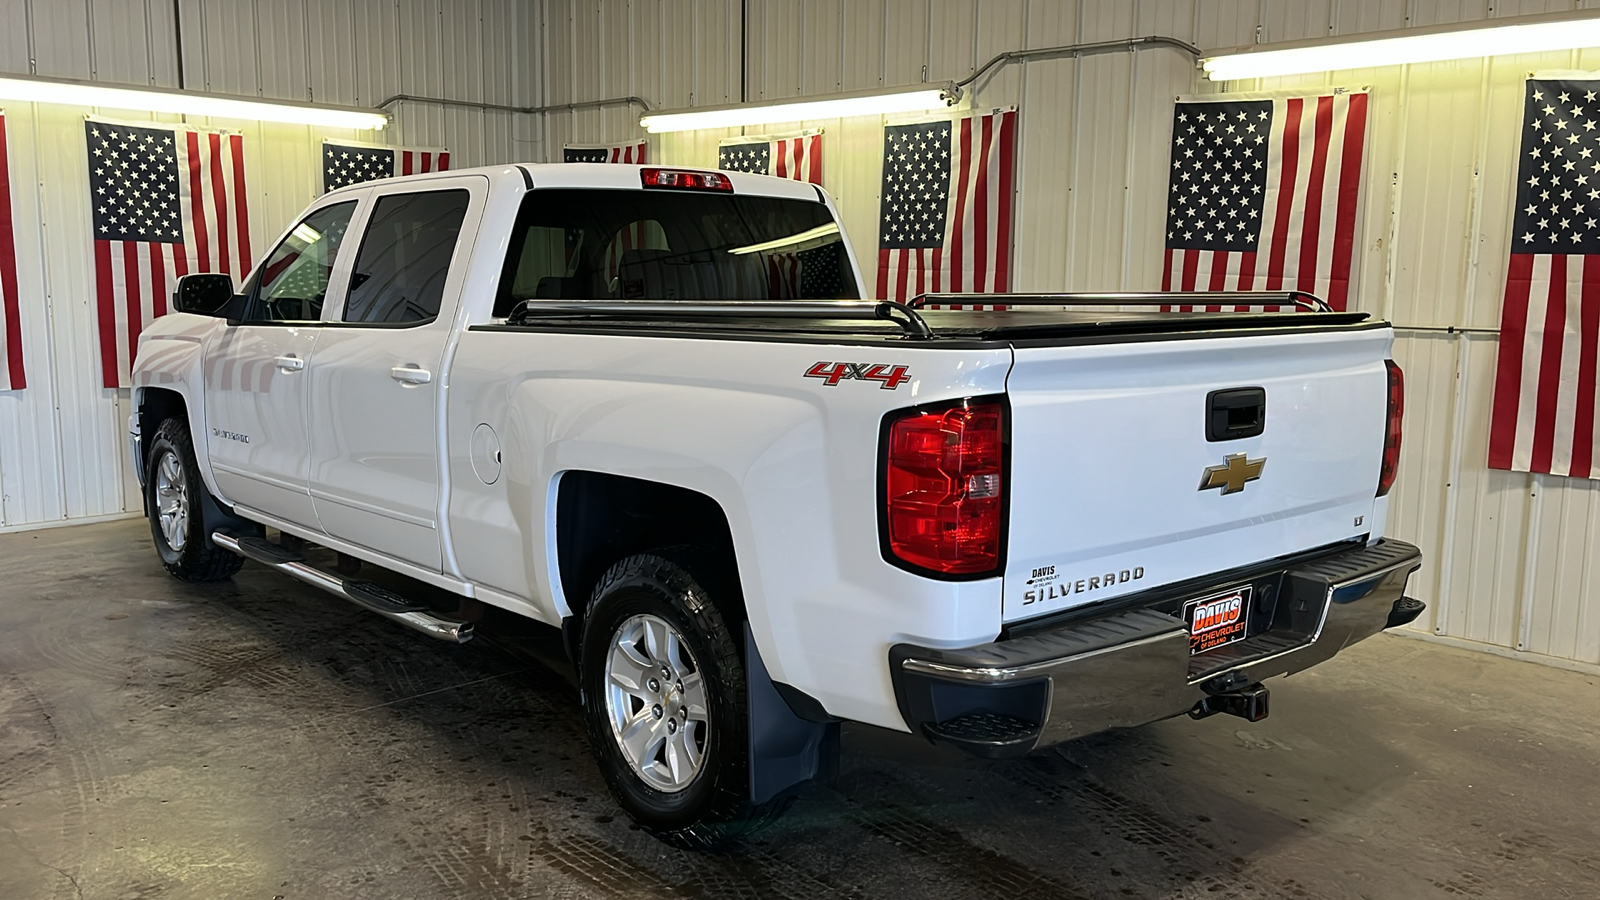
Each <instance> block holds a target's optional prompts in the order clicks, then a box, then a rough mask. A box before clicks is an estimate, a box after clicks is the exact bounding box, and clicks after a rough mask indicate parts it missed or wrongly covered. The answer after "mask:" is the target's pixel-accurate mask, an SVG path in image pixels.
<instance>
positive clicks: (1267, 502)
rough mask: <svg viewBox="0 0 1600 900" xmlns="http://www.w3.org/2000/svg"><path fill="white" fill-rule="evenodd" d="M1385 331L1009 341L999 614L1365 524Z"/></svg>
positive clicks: (1264, 556)
mask: <svg viewBox="0 0 1600 900" xmlns="http://www.w3.org/2000/svg"><path fill="white" fill-rule="evenodd" d="M1392 334H1393V333H1392V332H1391V331H1390V330H1389V329H1387V328H1373V329H1368V330H1357V331H1349V330H1343V331H1340V332H1337V333H1335V332H1320V333H1319V332H1306V333H1289V334H1284V333H1276V334H1262V335H1256V336H1248V335H1241V336H1238V337H1222V338H1214V337H1213V338H1196V337H1194V336H1192V335H1177V336H1172V338H1171V339H1165V340H1162V339H1152V340H1135V341H1132V342H1124V343H1099V344H1082V345H1078V346H1018V347H1017V349H1016V351H1015V353H1016V363H1015V367H1014V368H1013V370H1012V373H1011V375H1010V377H1009V379H1008V381H1007V390H1008V393H1009V397H1010V401H1011V408H1012V417H1013V418H1012V444H1011V446H1012V469H1011V470H1012V473H1013V474H1012V482H1011V494H1010V510H1011V512H1010V528H1009V530H1008V540H1009V545H1008V548H1007V565H1006V579H1005V604H1004V610H1005V619H1006V620H1007V621H1016V620H1019V619H1024V618H1030V617H1033V616H1037V615H1043V614H1047V613H1052V612H1059V611H1061V610H1064V609H1069V608H1072V607H1075V606H1081V605H1083V604H1086V603H1095V602H1098V601H1102V600H1107V599H1111V598H1113V597H1116V596H1119V595H1122V594H1127V593H1132V592H1134V591H1139V590H1145V589H1148V588H1152V587H1157V586H1160V585H1163V584H1168V583H1172V582H1177V581H1182V580H1185V579H1189V578H1196V577H1200V576H1203V575H1208V574H1211V573H1216V572H1222V571H1224V570H1227V569H1230V568H1235V567H1238V566H1244V565H1249V564H1253V563H1258V562H1262V561H1265V560H1270V559H1273V558H1274V557H1278V556H1284V555H1289V554H1294V553H1298V552H1302V551H1305V550H1310V549H1313V548H1317V547H1321V546H1323V545H1326V544H1330V543H1334V542H1338V541H1342V540H1346V539H1350V538H1355V537H1359V536H1362V535H1365V534H1367V533H1368V532H1370V531H1371V530H1372V527H1373V524H1372V521H1371V520H1372V516H1373V512H1374V504H1375V493H1376V489H1377V483H1378V474H1379V468H1380V466H1381V462H1382V455H1383V439H1384V427H1385V422H1386V415H1387V405H1386V404H1387V394H1386V389H1387V383H1388V381H1387V374H1386V370H1385V366H1384V362H1383V361H1384V359H1385V358H1387V357H1388V355H1389V345H1390V343H1391V340H1392ZM1257 392H1259V396H1260V397H1261V398H1263V399H1264V416H1263V418H1262V419H1261V422H1260V428H1259V429H1257V428H1253V427H1246V426H1248V424H1249V422H1250V419H1251V416H1252V410H1251V409H1250V406H1252V405H1254V399H1255V398H1256V397H1257V396H1258V393H1257ZM1230 403H1233V404H1243V405H1241V406H1234V407H1229V406H1228V404H1230ZM1214 416H1220V417H1221V420H1222V421H1223V422H1228V421H1232V422H1234V423H1235V425H1236V426H1239V427H1235V428H1233V429H1232V430H1231V431H1228V430H1226V429H1224V430H1223V431H1222V432H1221V433H1217V434H1208V420H1209V419H1211V418H1212V417H1214ZM1230 417H1231V418H1230Z"/></svg>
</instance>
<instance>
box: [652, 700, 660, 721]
mask: <svg viewBox="0 0 1600 900" xmlns="http://www.w3.org/2000/svg"><path fill="white" fill-rule="evenodd" d="M650 711H651V712H653V713H655V714H656V718H658V719H659V718H661V704H659V703H657V704H656V705H655V706H654V707H652V708H651V710H650Z"/></svg>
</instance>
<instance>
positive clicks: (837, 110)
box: [639, 87, 949, 134]
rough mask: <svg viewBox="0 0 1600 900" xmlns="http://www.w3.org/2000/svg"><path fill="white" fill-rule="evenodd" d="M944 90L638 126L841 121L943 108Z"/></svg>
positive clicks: (666, 117)
mask: <svg viewBox="0 0 1600 900" xmlns="http://www.w3.org/2000/svg"><path fill="white" fill-rule="evenodd" d="M946 91H947V88H943V87H939V88H928V89H926V90H915V91H900V92H898V93H889V94H871V95H866V96H857V97H835V98H833V99H824V100H796V101H794V102H792V103H768V104H763V105H760V106H725V107H717V108H715V109H700V110H694V111H692V112H669V113H650V114H649V115H646V116H642V117H640V119H639V124H640V125H642V126H644V129H645V130H646V131H649V132H650V133H652V134H660V133H662V132H664V131H692V130H694V129H697V128H736V127H738V126H740V125H763V124H766V123H768V122H798V121H801V120H802V119H842V118H846V117H848V116H880V115H887V114H890V113H905V112H922V111H924V110H930V109H944V108H945V107H946V106H948V105H949V103H948V102H947V101H946V97H947V94H946Z"/></svg>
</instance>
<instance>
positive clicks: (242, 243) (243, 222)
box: [228, 134, 255, 281]
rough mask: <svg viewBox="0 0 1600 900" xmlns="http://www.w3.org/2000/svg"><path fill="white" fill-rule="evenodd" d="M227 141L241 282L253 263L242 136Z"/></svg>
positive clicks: (232, 136)
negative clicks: (231, 166) (230, 162)
mask: <svg viewBox="0 0 1600 900" xmlns="http://www.w3.org/2000/svg"><path fill="white" fill-rule="evenodd" d="M228 141H229V144H230V146H232V147H233V198H234V204H233V211H234V215H235V216H236V218H237V221H236V227H237V230H238V235H239V266H238V269H239V280H240V281H243V280H244V277H245V276H246V275H248V274H249V273H250V264H251V263H253V262H255V257H254V256H253V255H252V254H251V253H250V216H249V214H248V213H247V212H246V210H245V189H244V135H242V134H235V135H231V136H230V137H229V138H228Z"/></svg>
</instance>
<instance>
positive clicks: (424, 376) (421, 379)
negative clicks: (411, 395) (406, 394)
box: [389, 365, 433, 384]
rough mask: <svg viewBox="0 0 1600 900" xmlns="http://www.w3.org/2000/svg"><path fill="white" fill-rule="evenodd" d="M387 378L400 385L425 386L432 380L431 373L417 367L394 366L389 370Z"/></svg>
mask: <svg viewBox="0 0 1600 900" xmlns="http://www.w3.org/2000/svg"><path fill="white" fill-rule="evenodd" d="M389 377H390V378H393V379H394V380H395V381H398V382H400V383H401V384H427V383H428V382H430V381H432V380H433V373H432V372H429V371H428V370H427V369H424V368H420V367H418V366H414V365H410V366H395V367H394V368H392V369H390V370H389Z"/></svg>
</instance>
